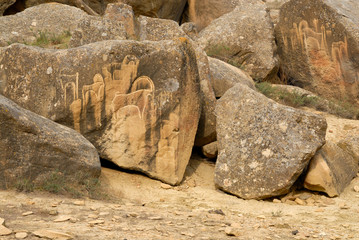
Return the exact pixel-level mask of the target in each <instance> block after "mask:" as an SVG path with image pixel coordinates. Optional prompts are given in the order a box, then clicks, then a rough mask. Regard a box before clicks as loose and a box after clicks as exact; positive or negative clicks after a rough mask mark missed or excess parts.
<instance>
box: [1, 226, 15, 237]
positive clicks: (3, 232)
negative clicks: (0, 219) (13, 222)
mask: <svg viewBox="0 0 359 240" xmlns="http://www.w3.org/2000/svg"><path fill="white" fill-rule="evenodd" d="M11 233H12V230H10V229H8V228H7V227H5V226H3V225H0V236H7V235H10V234H11Z"/></svg>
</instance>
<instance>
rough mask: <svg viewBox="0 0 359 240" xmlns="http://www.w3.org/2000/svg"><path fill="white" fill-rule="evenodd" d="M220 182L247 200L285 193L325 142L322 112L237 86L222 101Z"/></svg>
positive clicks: (219, 118) (219, 112) (219, 110)
mask: <svg viewBox="0 0 359 240" xmlns="http://www.w3.org/2000/svg"><path fill="white" fill-rule="evenodd" d="M216 115H217V138H218V151H219V155H218V158H217V163H216V168H215V184H216V186H217V187H218V188H220V189H222V190H224V191H226V192H229V193H232V194H234V195H236V196H239V197H241V198H244V199H263V198H268V197H273V196H278V195H282V194H285V193H287V192H288V191H289V189H290V188H291V186H292V185H293V183H294V182H295V181H296V180H297V178H298V177H299V175H300V174H301V173H302V172H303V170H304V168H305V167H306V166H307V165H308V163H309V160H310V159H311V158H312V157H313V156H314V154H315V152H316V151H317V150H318V149H319V148H320V147H321V146H322V145H323V144H324V143H325V139H324V138H325V131H326V128H327V124H326V121H325V119H324V118H323V117H320V116H319V115H316V114H312V113H307V112H304V111H302V110H298V109H294V108H291V107H287V106H284V105H280V104H278V103H276V102H274V101H273V100H270V99H268V98H266V97H265V96H264V95H262V94H260V93H258V92H256V91H253V90H252V89H250V88H248V87H247V86H244V85H241V84H237V85H235V86H234V87H233V88H231V89H230V90H228V91H227V92H226V93H225V94H224V95H223V96H222V98H221V99H219V100H218V101H217V107H216Z"/></svg>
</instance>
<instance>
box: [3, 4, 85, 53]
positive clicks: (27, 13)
mask: <svg viewBox="0 0 359 240" xmlns="http://www.w3.org/2000/svg"><path fill="white" fill-rule="evenodd" d="M84 17H88V15H87V14H86V13H85V12H84V11H82V10H81V9H78V8H76V7H71V6H68V5H63V4H57V3H49V4H42V5H38V6H35V7H32V8H28V9H26V10H24V11H23V12H20V13H17V14H15V15H9V16H4V17H1V18H0V29H1V34H0V47H5V46H8V45H10V44H12V43H15V42H18V43H24V42H26V43H32V42H34V41H35V40H36V36H39V32H42V33H51V34H56V35H59V34H61V33H63V32H64V31H70V32H72V31H73V30H74V29H75V28H76V27H77V24H78V22H79V21H80V19H82V18H84Z"/></svg>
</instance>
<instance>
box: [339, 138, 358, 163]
mask: <svg viewBox="0 0 359 240" xmlns="http://www.w3.org/2000/svg"><path fill="white" fill-rule="evenodd" d="M351 133H353V132H352V131H349V135H347V136H346V137H345V138H344V139H342V140H341V141H339V142H338V146H339V147H340V148H342V149H344V150H345V151H346V152H348V153H349V154H350V155H351V156H352V157H354V159H355V161H356V162H357V164H359V136H351V135H350V134H351Z"/></svg>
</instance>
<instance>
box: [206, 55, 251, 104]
mask: <svg viewBox="0 0 359 240" xmlns="http://www.w3.org/2000/svg"><path fill="white" fill-rule="evenodd" d="M208 60H209V67H210V70H211V76H212V79H211V83H212V87H213V90H214V94H215V95H216V98H220V97H222V96H223V94H224V93H225V92H226V91H227V90H228V89H230V88H232V87H233V86H234V85H236V84H237V83H241V84H243V85H246V86H248V87H250V88H251V89H253V90H255V89H256V87H255V85H254V81H253V79H252V78H251V77H250V76H249V75H248V74H247V73H245V72H244V71H242V70H240V69H239V68H236V67H234V66H232V65H230V64H228V63H226V62H223V61H221V60H219V59H216V58H211V57H209V58H208Z"/></svg>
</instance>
